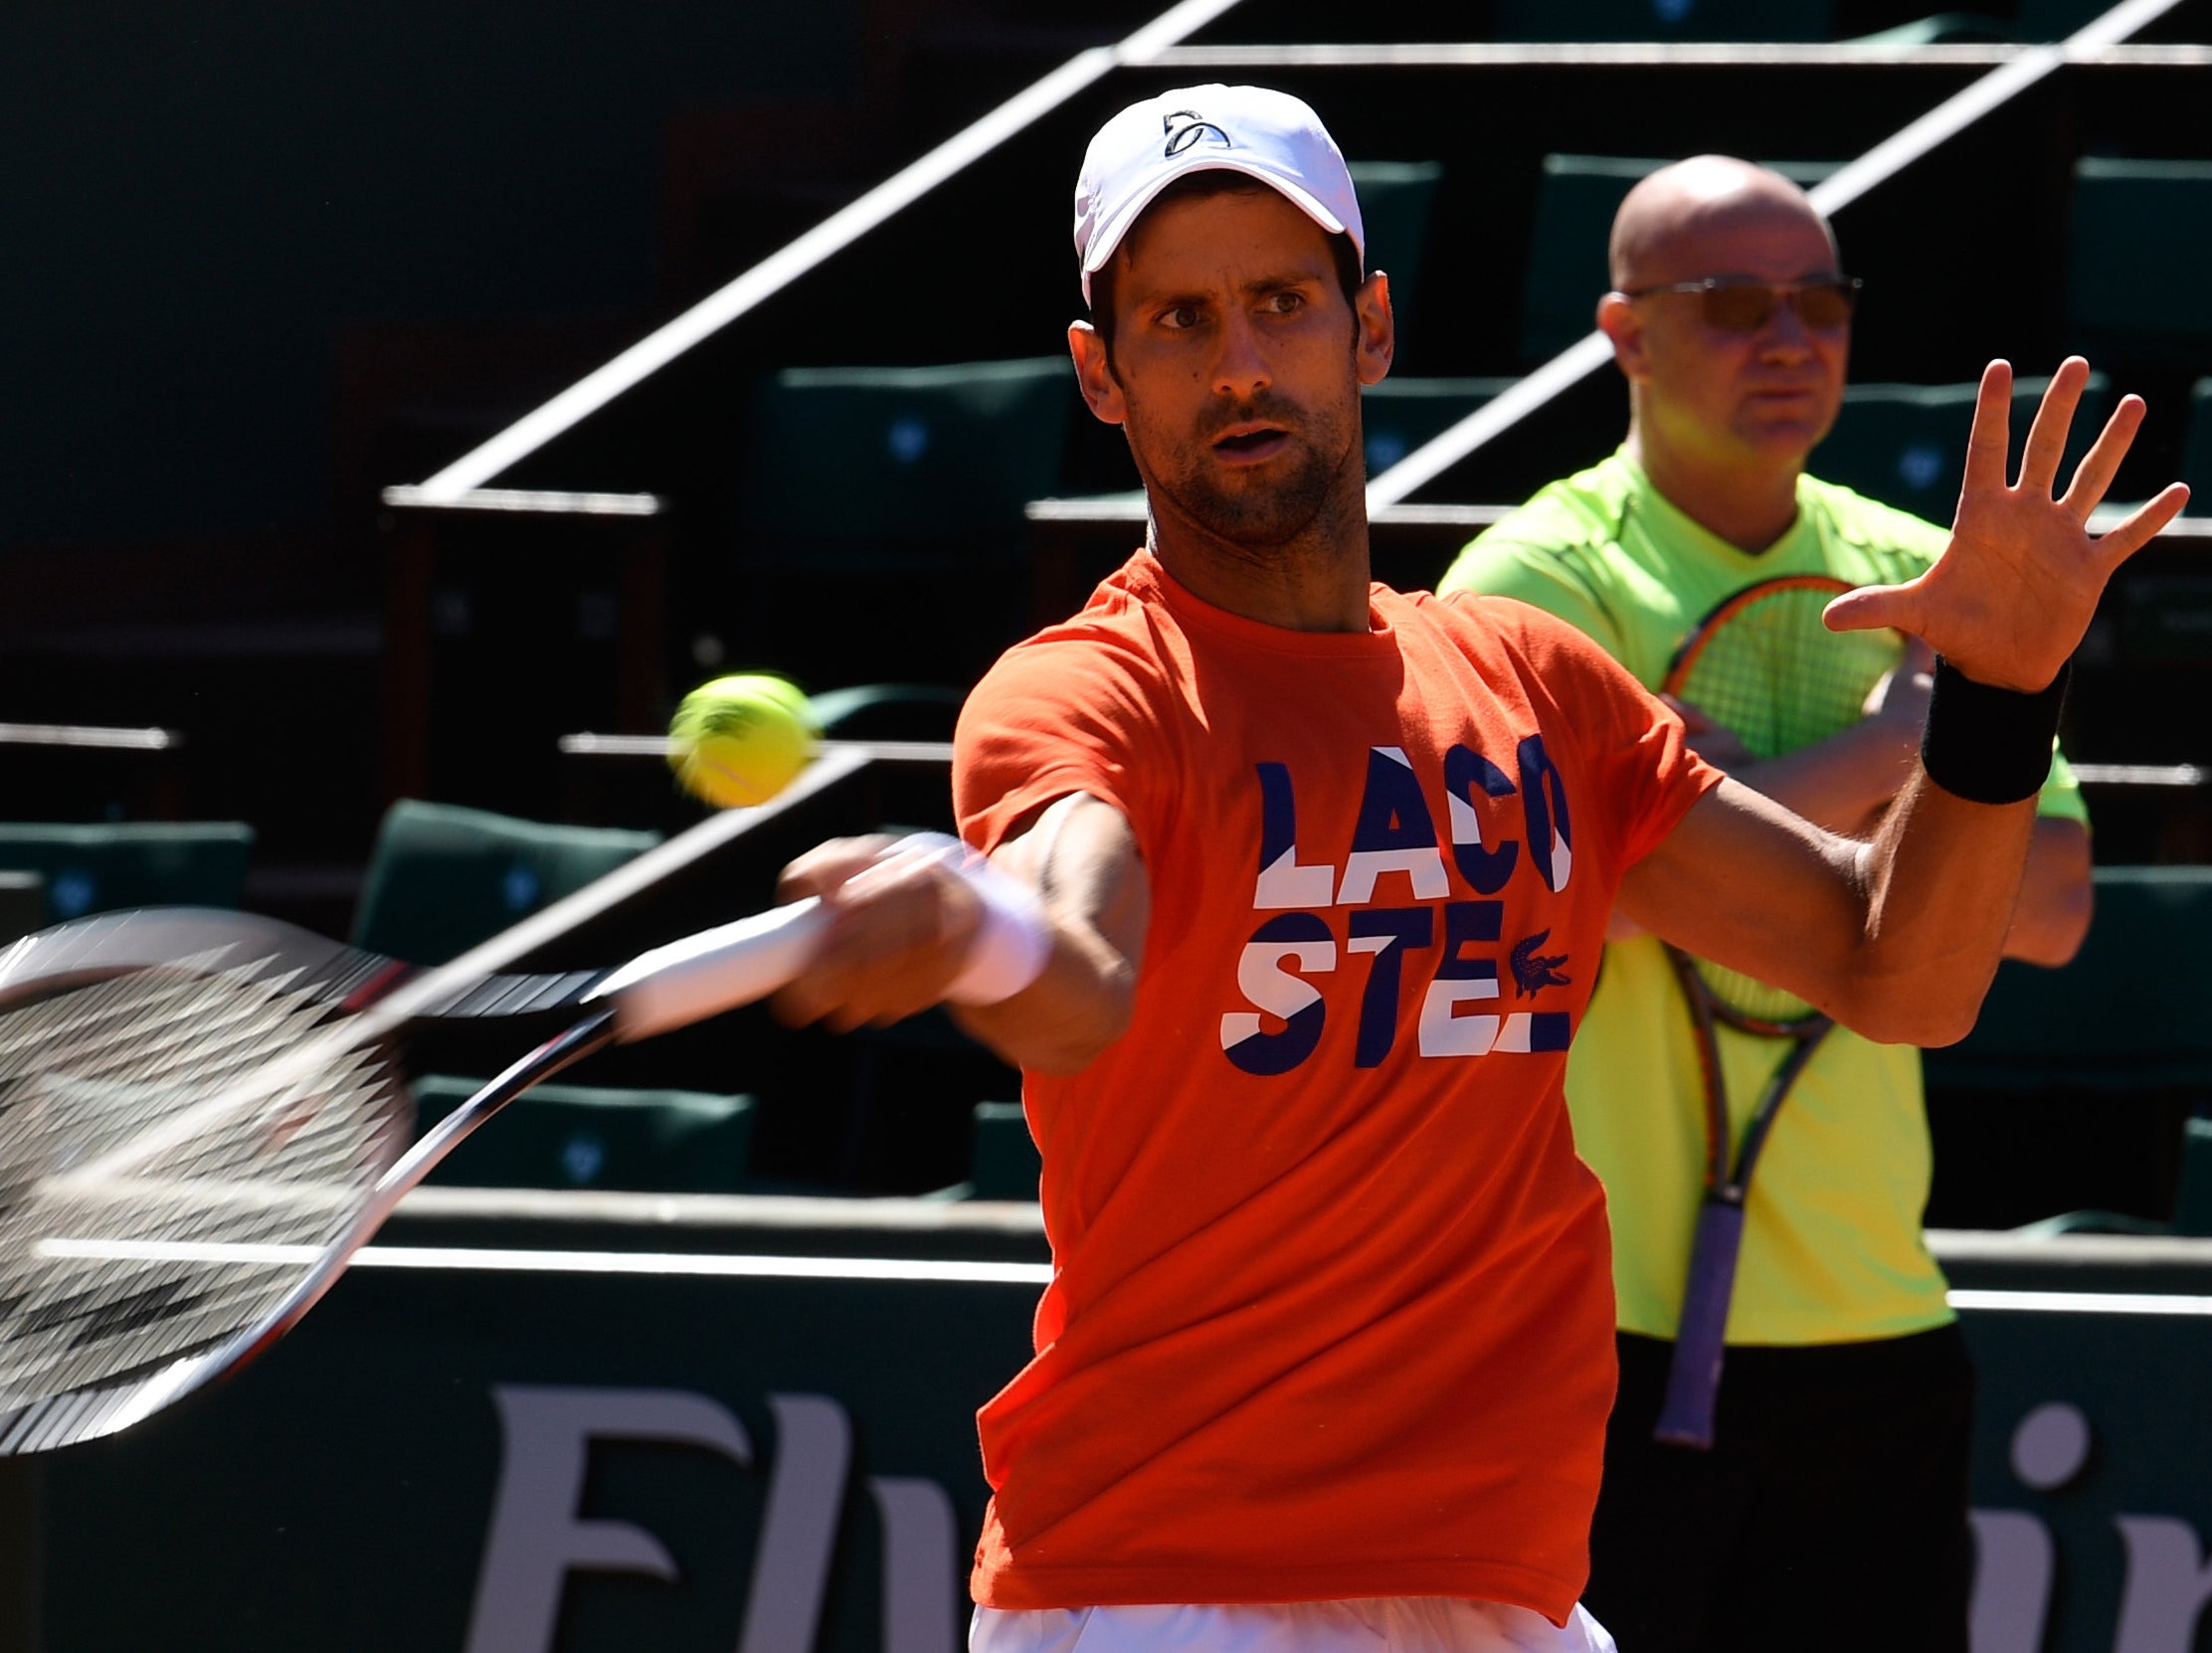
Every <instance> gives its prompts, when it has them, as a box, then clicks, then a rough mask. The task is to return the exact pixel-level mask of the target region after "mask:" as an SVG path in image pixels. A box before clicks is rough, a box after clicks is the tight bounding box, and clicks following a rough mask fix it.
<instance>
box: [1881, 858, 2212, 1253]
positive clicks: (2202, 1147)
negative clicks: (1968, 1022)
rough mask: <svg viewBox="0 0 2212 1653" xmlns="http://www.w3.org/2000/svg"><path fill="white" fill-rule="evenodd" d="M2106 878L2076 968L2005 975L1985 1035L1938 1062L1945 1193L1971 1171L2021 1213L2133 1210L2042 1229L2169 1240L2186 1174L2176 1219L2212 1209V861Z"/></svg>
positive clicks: (2107, 872)
mask: <svg viewBox="0 0 2212 1653" xmlns="http://www.w3.org/2000/svg"><path fill="white" fill-rule="evenodd" d="M2096 879H2097V916H2096V918H2095V920H2094V921H2093V922H2092V924H2091V926H2090V932H2089V937H2088V939H2087V940H2086V941H2085V942H2084V943H2083V946H2082V950H2081V952H2080V953H2079V954H2078V955H2076V957H2075V959H2074V961H2073V962H2072V963H2071V964H2069V965H2067V966H2066V967H2065V968H2064V969H2062V970H2039V969H2037V968H2035V967H2033V966H2030V965H2023V964H2018V963H2008V964H2005V965H2002V966H2000V967H1999V969H1998V971H1997V979H1996V981H1995V983H1994V984H1993V985H1992V986H1991V988H1990V990H1989V997H1988V999H1987V1000H1986V1001H1985V1002H1984V1004H1983V1006H1982V1010H1981V1016H1980V1019H1979V1020H1978V1021H1976V1022H1975V1024H1974V1029H1973V1031H1972V1032H1971V1033H1969V1034H1968V1035H1967V1036H1966V1037H1965V1038H1964V1039H1963V1040H1961V1041H1960V1042H1959V1043H1957V1044H1954V1045H1951V1046H1949V1047H1948V1048H1945V1049H1939V1050H1930V1051H1928V1052H1927V1053H1926V1055H1925V1057H1924V1067H1925V1070H1926V1073H1927V1079H1928V1090H1929V1100H1930V1116H1931V1119H1932V1121H1934V1122H1935V1123H1936V1166H1937V1177H1936V1183H1937V1194H1938V1198H1940V1197H1941V1196H1942V1194H1943V1186H1944V1182H1945V1178H1946V1175H1959V1174H1963V1175H1965V1176H1967V1177H1968V1178H1969V1179H1977V1178H1978V1179H1980V1180H1982V1181H1984V1182H1986V1181H1988V1180H1990V1179H1992V1178H1994V1179H1996V1180H1997V1186H1996V1192H1998V1193H2000V1194H2004V1191H2005V1190H2007V1189H2009V1190H2011V1191H2013V1192H2011V1193H2009V1194H2004V1198H2003V1200H2002V1203H2003V1204H2004V1205H2005V1208H2007V1209H2017V1206H2018V1204H2019V1202H2020V1199H2021V1194H2020V1193H2019V1191H2020V1190H2026V1191H2027V1193H2026V1195H2025V1197H2026V1198H2027V1199H2029V1200H2031V1201H2033V1200H2037V1199H2043V1200H2047V1201H2048V1202H2047V1203H2044V1204H2043V1205H2042V1208H2043V1209H2044V1210H2050V1209H2051V1208H2052V1207H2053V1206H2056V1205H2062V1204H2063V1205H2074V1206H2096V1207H2122V1208H2120V1209H2110V1208H2096V1209H2091V1208H2077V1209H2067V1210H2063V1211H2062V1212H2061V1213H2060V1214H2059V1215H2056V1216H2049V1217H2045V1218H2043V1219H2041V1220H2040V1221H2037V1222H2032V1223H2029V1224H2027V1225H2026V1227H2025V1229H2024V1230H2023V1231H2026V1232H2031V1233H2043V1234H2055V1233H2074V1232H2083V1231H2105V1232H2156V1231H2162V1230H2163V1229H2164V1228H2165V1227H2166V1224H2165V1222H2164V1220H2163V1218H2164V1216H2165V1211H2164V1210H2163V1209H2160V1208H2158V1205H2157V1202H2158V1200H2159V1199H2161V1198H2163V1197H2165V1196H2166V1195H2165V1190H2167V1189H2170V1188H2171V1187H2173V1186H2174V1185H2173V1184H2172V1183H2171V1182H2165V1181H2163V1180H2164V1179H2167V1178H2171V1177H2173V1176H2175V1174H2176V1173H2177V1172H2178V1178H2179V1186H2180V1189H2181V1197H2180V1200H2179V1201H2178V1202H2177V1206H2176V1208H2175V1214H2176V1215H2177V1216H2179V1215H2181V1214H2182V1213H2183V1212H2186V1213H2188V1218H2187V1219H2188V1220H2190V1221H2201V1220H2204V1219H2205V1218H2206V1215H2207V1210H2206V1207H2208V1206H2212V1186H2208V1185H2212V1163H2207V1162H2208V1161H2212V1145H2208V1144H2207V1143H2206V1141H2205V1140H2204V1132H2205V1129H2206V1127H2205V1126H2204V1125H2203V1124H2202V1123H2201V1122H2199V1123H2192V1124H2188V1125H2187V1127H2186V1132H2185V1133H2184V1122H2185V1121H2187V1120H2188V1119H2189V1116H2190V1115H2191V1114H2194V1113H2200V1112H2202V1111H2203V1109H2204V1107H2205V1104H2206V1100H2207V1098H2208V1097H2212V1016H2208V1015H2207V1014H2206V1013H2205V1007H2206V1006H2207V1005H2212V948H2208V947H2206V946H2205V944H2204V937H2205V935H2206V933H2207V926H2212V866H2118V865H2115V866H2100V867H2098V868H2097V870H2096ZM1949 1131H1961V1132H1963V1133H1964V1134H1961V1135H1952V1136H1949V1137H1947V1138H1946V1132H1949ZM2177 1139H2179V1140H2177ZM2177 1158H2178V1165H2177ZM1946 1165H1948V1166H1950V1167H1952V1171H1951V1172H1950V1173H1946V1171H1945V1167H1946ZM2053 1194H2056V1197H2053V1196H2052V1195H2053ZM1985 1197H1986V1196H1985ZM2034 1208H2035V1205H2034V1204H2033V1203H2030V1204H2029V1205H2028V1209H2029V1210H2030V1211H2032V1210H2033V1209H2034ZM1932 1220H1933V1218H1932ZM2017 1220H2018V1217H2017V1216H2014V1217H2010V1218H1997V1219H1996V1220H1994V1221H1984V1222H1982V1223H1980V1224H1979V1225H1982V1226H2001V1225H2004V1223H2005V1222H2006V1221H2017Z"/></svg>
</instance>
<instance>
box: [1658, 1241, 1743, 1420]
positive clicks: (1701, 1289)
mask: <svg viewBox="0 0 2212 1653" xmlns="http://www.w3.org/2000/svg"><path fill="white" fill-rule="evenodd" d="M1743 1242H1744V1207H1743V1206H1742V1205H1740V1204H1738V1203H1736V1202H1735V1201H1733V1200H1727V1199H1714V1198H1710V1197H1709V1198H1707V1200H1706V1201H1705V1203H1704V1204H1702V1205H1700V1206H1699V1207H1698V1228H1697V1234H1696V1237H1695V1238H1693V1239H1692V1240H1691V1242H1690V1277H1689V1280H1688V1282H1687V1283H1686V1284H1685V1285H1684V1286H1683V1288H1682V1321H1681V1324H1680V1326H1679V1327H1678V1328H1677V1330H1676V1332H1675V1339H1674V1360H1673V1362H1672V1363H1671V1364H1670V1365H1669V1366H1668V1368H1667V1395H1666V1399H1665V1400H1664V1401H1663V1402H1661V1404H1660V1407H1659V1424H1658V1427H1657V1428H1655V1429H1653V1430H1652V1432H1651V1436H1652V1439H1654V1440H1659V1441H1665V1442H1667V1443H1668V1444H1669V1445H1671V1446H1689V1447H1695V1448H1696V1449H1697V1450H1699V1451H1701V1452H1704V1451H1710V1450H1711V1449H1712V1446H1713V1413H1714V1408H1715V1406H1716V1405H1717V1404H1718V1402H1719V1400H1720V1397H1721V1362H1722V1360H1723V1358H1724V1357H1725V1355H1726V1354H1727V1349H1728V1316H1729V1298H1730V1297H1731V1296H1732V1295H1734V1293H1735V1290H1736V1254H1737V1250H1738V1248H1739V1247H1740V1246H1741V1245H1742V1244H1743Z"/></svg>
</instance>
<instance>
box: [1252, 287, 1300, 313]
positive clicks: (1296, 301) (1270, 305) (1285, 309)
mask: <svg viewBox="0 0 2212 1653" xmlns="http://www.w3.org/2000/svg"><path fill="white" fill-rule="evenodd" d="M1260 307H1261V308H1262V309H1264V310H1266V311H1267V312H1268V313H1270V314H1271V315H1294V314H1296V313H1297V312H1298V311H1300V310H1302V309H1304V308H1305V307H1306V295H1305V294H1304V293H1302V292H1299V291H1297V290H1296V289H1295V288H1292V287H1282V288H1278V289H1277V290H1276V291H1274V292H1271V293H1269V294H1268V295H1267V296H1266V297H1265V298H1264V299H1262V300H1261V302H1260Z"/></svg>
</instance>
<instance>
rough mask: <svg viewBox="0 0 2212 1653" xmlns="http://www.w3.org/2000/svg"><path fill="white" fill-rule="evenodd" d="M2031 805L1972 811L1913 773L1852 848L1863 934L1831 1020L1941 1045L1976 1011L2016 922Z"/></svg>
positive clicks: (1850, 956) (1891, 1038)
mask: <svg viewBox="0 0 2212 1653" xmlns="http://www.w3.org/2000/svg"><path fill="white" fill-rule="evenodd" d="M2034 824H2035V805H2034V802H2033V801H2032V800H2024V801H2022V802H2020V803H2017V804H2004V805H1992V804H1974V803H1969V802H1968V801H1967V800H1965V799H1963V798H1959V797H1957V796H1955V795H1954V794H1951V793H1949V792H1946V791H1944V790H1943V789H1942V788H1941V787H1939V786H1937V785H1936V784H1935V783H1934V782H1933V781H1931V780H1930V779H1929V778H1928V776H1927V774H1926V772H1925V771H1920V770H1916V771H1915V773H1914V775H1913V777H1912V778H1911V779H1910V780H1909V781H1908V782H1907V783H1906V785H1905V788H1904V790H1903V791H1901V792H1900V793H1899V794H1898V797H1897V801H1896V803H1895V805H1894V806H1893V807H1892V808H1891V810H1890V812H1889V814H1888V815H1887V816H1886V817H1885V818H1884V820H1883V823H1882V827H1881V828H1880V830H1879V831H1878V832H1876V834H1875V835H1874V837H1873V838H1872V839H1871V840H1869V841H1868V842H1866V843H1864V844H1862V845H1860V846H1859V847H1858V850H1857V855H1856V859H1857V863H1858V876H1859V879H1860V882H1861V890H1862V903H1863V905H1862V912H1863V915H1864V927H1863V929H1862V931H1861V934H1860V936H1859V938H1858V939H1857V941H1856V943H1855V944H1854V945H1853V946H1852V947H1851V948H1850V949H1849V950H1848V953H1847V956H1846V958H1845V959H1844V961H1843V963H1844V966H1845V968H1844V970H1843V973H1842V975H1841V977H1840V979H1839V980H1838V982H1837V984H1836V1001H1835V1004H1834V1006H1833V1012H1834V1014H1835V1015H1836V1017H1837V1019H1838V1020H1840V1021H1843V1022H1845V1023H1846V1024H1847V1025H1850V1026H1852V1027H1854V1028H1856V1029H1858V1030H1859V1031H1860V1032H1862V1033H1865V1034H1866V1035H1867V1036H1869V1037H1870V1038H1874V1039H1878V1040H1881V1041H1882V1042H1885V1043H1893V1044H1920V1045H1942V1044H1950V1043H1954V1042H1955V1041H1957V1040H1958V1039H1961V1038H1963V1037H1964V1036H1965V1035H1966V1033H1967V1032H1968V1031H1969V1030H1970V1029H1971V1028H1972V1026H1973V1024H1974V1018H1975V1017H1976V1016H1977V1015H1978V1014H1979V1013H1980V1010H1981V1001H1982V998H1983V996H1984V995H1985V994H1986V993H1987V992H1988V991H1989V982H1990V978H1991V977H1992V976H1994V975H1995V974H1996V969H1997V961H1998V959H1999V957H2000V955H2001V954H2002V952H2003V948H2004V941H2005V936H2006V933H2007V931H2008V930H2009V928H2010V927H2011V923H2012V913H2013V907H2014V903H2015V900H2016V898H2017V896H2018V894H2019V890H2020V878H2021V873H2022V870H2023V868H2024V866H2025V864H2026V860H2027V853H2028V843H2029V839H2030V838H2031V836H2032V835H2033V832H2034Z"/></svg>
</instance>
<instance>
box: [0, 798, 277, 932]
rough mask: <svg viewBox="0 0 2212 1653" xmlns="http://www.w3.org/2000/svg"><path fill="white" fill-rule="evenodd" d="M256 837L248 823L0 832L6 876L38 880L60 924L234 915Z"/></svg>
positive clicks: (22, 827)
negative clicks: (178, 912)
mask: <svg viewBox="0 0 2212 1653" xmlns="http://www.w3.org/2000/svg"><path fill="white" fill-rule="evenodd" d="M253 843H254V829H253V827H249V826H247V825H246V824H245V823H243V822H236V821H204V822H151V821H147V822H113V823H106V824H102V825H96V826H49V825H46V824H44V823H7V824H4V825H0V870H10V871H22V872H36V873H38V874H39V875H40V876H41V877H42V878H44V879H45V881H46V899H45V910H46V912H47V914H48V916H49V917H50V918H51V919H53V920H55V921H57V922H59V921H60V920H63V919H71V918H82V917H84V916H85V915H86V914H87V913H100V912H111V911H114V910H115V909H117V908H122V907H171V906H176V907H235V906H237V905H238V904H239V901H240V899H241V898H242V897H243V896H244V894H245V892H246V857H247V852H248V851H249V850H250V849H251V848H252V847H253Z"/></svg>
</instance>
